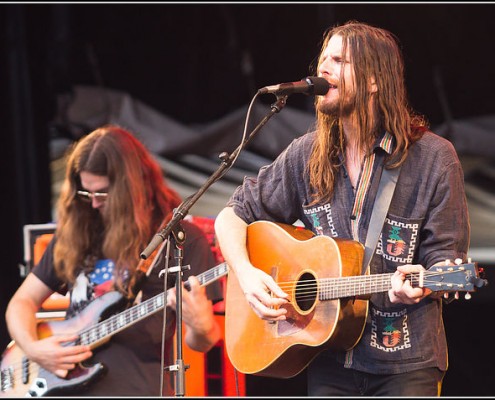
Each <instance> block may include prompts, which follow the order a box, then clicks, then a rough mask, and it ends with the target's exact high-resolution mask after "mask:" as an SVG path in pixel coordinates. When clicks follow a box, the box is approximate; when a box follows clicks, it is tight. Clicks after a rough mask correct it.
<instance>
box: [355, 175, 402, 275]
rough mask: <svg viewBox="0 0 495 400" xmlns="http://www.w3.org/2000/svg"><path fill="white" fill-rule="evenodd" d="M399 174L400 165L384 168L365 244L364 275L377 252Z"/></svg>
mask: <svg viewBox="0 0 495 400" xmlns="http://www.w3.org/2000/svg"><path fill="white" fill-rule="evenodd" d="M399 174H400V166H399V167H397V168H394V169H386V168H385V167H384V168H383V172H382V176H381V178H380V184H379V186H378V191H377V193H376V198H375V202H374V204H373V211H372V213H371V219H370V224H369V227H368V234H367V235H366V243H365V245H364V257H363V272H362V275H364V274H366V270H367V269H368V265H369V263H370V262H371V257H372V256H373V253H374V252H375V248H376V245H377V243H378V237H379V235H380V233H381V231H382V229H383V223H384V222H385V216H386V215H387V211H388V207H389V205H390V201H391V200H392V195H393V194H394V190H395V185H396V183H397V179H398V178H399Z"/></svg>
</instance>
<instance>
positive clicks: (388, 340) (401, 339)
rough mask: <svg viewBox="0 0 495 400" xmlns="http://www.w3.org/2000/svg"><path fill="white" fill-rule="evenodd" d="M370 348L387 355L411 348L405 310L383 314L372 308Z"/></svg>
mask: <svg viewBox="0 0 495 400" xmlns="http://www.w3.org/2000/svg"><path fill="white" fill-rule="evenodd" d="M370 346H371V347H375V348H377V349H378V350H382V351H384V352H387V353H391V352H395V351H399V350H403V349H407V348H410V347H411V341H410V337H409V327H408V324H407V311H406V309H403V310H401V311H395V312H385V311H380V310H377V309H375V308H372V313H371V339H370Z"/></svg>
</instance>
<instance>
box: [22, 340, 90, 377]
mask: <svg viewBox="0 0 495 400" xmlns="http://www.w3.org/2000/svg"><path fill="white" fill-rule="evenodd" d="M77 338H78V336H77V335H54V336H50V337H47V338H45V339H41V340H38V341H35V342H33V343H32V344H31V345H30V346H29V348H28V349H26V353H27V354H28V355H29V358H30V359H32V360H33V361H35V362H36V363H37V364H39V365H40V366H42V367H43V368H45V369H46V370H48V371H50V372H51V373H53V374H55V375H57V376H58V377H60V378H65V377H66V376H67V374H68V372H69V370H71V369H73V368H75V367H76V364H78V363H80V362H82V361H84V360H87V359H88V358H90V357H91V356H92V355H93V353H92V352H91V350H90V347H89V346H85V345H84V346H83V345H68V343H74V342H75V341H76V340H77Z"/></svg>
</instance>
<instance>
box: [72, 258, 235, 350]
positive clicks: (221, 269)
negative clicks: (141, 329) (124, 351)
mask: <svg viewBox="0 0 495 400" xmlns="http://www.w3.org/2000/svg"><path fill="white" fill-rule="evenodd" d="M227 272H228V266H227V263H221V264H219V265H217V266H215V267H213V268H211V269H209V270H208V271H205V272H203V273H202V274H199V275H197V276H196V277H197V279H198V281H199V283H200V285H201V286H205V285H209V284H210V283H212V282H214V281H216V280H217V279H219V278H221V277H222V276H224V275H226V274H227ZM184 286H185V287H186V289H190V287H189V285H188V282H186V283H185V284H184ZM165 300H166V293H159V294H157V295H155V296H153V297H151V298H149V299H147V300H145V301H143V302H141V303H139V304H136V305H134V306H132V307H131V308H128V309H127V310H124V311H122V312H120V313H118V314H115V315H112V316H111V317H109V318H107V319H105V320H104V321H102V322H99V323H98V324H95V325H93V326H91V327H88V328H87V329H84V330H82V331H81V332H80V333H79V341H80V343H81V344H84V345H93V347H95V346H96V345H98V344H99V343H100V342H101V343H103V342H105V341H106V340H107V339H108V338H109V337H111V336H113V335H115V334H116V333H118V332H120V331H122V330H124V329H126V328H128V327H129V326H131V325H134V324H135V323H136V322H139V321H140V320H142V319H144V318H146V317H148V316H149V315H151V314H154V313H156V312H158V311H160V310H161V309H162V308H163V307H164V305H165Z"/></svg>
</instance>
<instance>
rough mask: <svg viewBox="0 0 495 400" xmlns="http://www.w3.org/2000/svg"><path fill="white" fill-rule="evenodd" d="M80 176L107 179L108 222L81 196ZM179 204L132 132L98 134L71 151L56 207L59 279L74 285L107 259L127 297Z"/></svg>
mask: <svg viewBox="0 0 495 400" xmlns="http://www.w3.org/2000/svg"><path fill="white" fill-rule="evenodd" d="M82 171H85V172H89V173H92V174H95V175H99V176H106V177H108V179H109V183H110V185H109V189H108V198H107V200H106V202H107V203H106V205H105V217H102V216H101V215H100V212H99V211H97V210H95V209H93V208H92V207H91V206H90V205H89V204H87V203H84V202H83V201H82V200H81V199H79V198H78V197H77V190H81V179H80V173H81V172H82ZM179 204H180V198H179V196H178V194H177V193H176V192H175V191H174V190H172V189H171V188H169V187H168V186H167V185H166V183H165V181H164V176H163V173H162V170H161V168H160V166H159V165H158V163H157V162H156V161H155V160H154V159H153V157H152V156H151V154H150V153H149V152H148V151H147V149H146V148H145V146H144V145H143V144H142V143H141V142H140V141H139V140H138V139H136V137H135V136H134V135H133V134H132V133H130V132H129V131H127V130H125V129H123V128H122V127H119V126H116V125H106V126H103V127H101V128H99V129H96V130H95V131H93V132H91V133H90V134H88V135H87V136H85V137H83V138H82V139H81V140H80V141H79V142H77V143H76V144H75V145H74V146H73V147H72V148H71V149H70V150H69V152H68V161H67V168H66V174H65V180H64V183H63V186H62V190H61V194H60V198H59V200H58V203H57V220H58V221H57V231H56V236H57V242H56V245H55V249H54V263H55V269H56V271H57V274H58V275H59V276H60V277H61V278H63V279H65V280H67V281H68V282H74V280H75V278H76V276H77V274H78V273H79V272H80V271H81V270H84V269H85V268H92V265H93V263H94V260H96V259H98V258H102V257H103V258H109V259H112V260H113V261H114V263H115V272H116V273H115V276H116V287H117V288H118V289H119V290H120V291H122V292H123V293H125V294H126V295H129V292H128V290H129V288H128V287H127V284H126V283H125V281H126V279H128V278H129V279H131V278H132V277H133V275H134V272H135V270H136V268H137V266H138V264H139V261H140V259H139V254H140V253H141V252H142V250H143V249H144V248H145V247H146V245H147V244H148V243H149V241H150V240H151V238H152V236H153V234H154V233H155V232H156V231H157V230H158V228H159V227H160V225H161V224H162V222H164V221H165V219H166V218H167V219H169V218H170V216H171V212H172V210H173V209H174V208H175V207H177V205H179Z"/></svg>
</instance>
